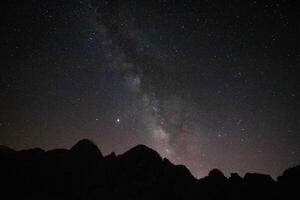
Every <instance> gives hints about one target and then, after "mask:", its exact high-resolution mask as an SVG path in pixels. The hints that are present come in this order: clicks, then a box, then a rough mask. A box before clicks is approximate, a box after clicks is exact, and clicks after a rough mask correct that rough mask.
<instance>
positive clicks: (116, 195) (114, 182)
mask: <svg viewBox="0 0 300 200" xmlns="http://www.w3.org/2000/svg"><path fill="white" fill-rule="evenodd" d="M0 164H1V165H0V177H1V181H0V188H2V195H3V196H7V197H9V199H201V198H203V199H253V198H259V199H289V198H292V197H293V196H295V195H296V196H298V197H299V192H298V187H297V186H298V182H299V181H300V165H299V166H296V167H293V168H289V169H287V170H285V171H284V173H283V174H282V175H281V176H279V177H278V179H277V181H275V180H273V179H272V178H271V176H270V175H265V174H259V173H246V174H245V176H244V177H241V176H239V175H238V174H237V173H232V174H231V175H230V177H228V178H227V177H225V176H224V174H223V173H222V172H221V171H220V170H219V169H212V170H211V171H210V172H209V174H208V175H207V176H206V177H203V178H200V179H196V178H195V177H194V176H193V175H192V174H191V173H190V171H189V170H188V169H187V168H186V167H185V166H184V165H175V164H173V163H172V162H170V161H169V160H168V159H167V158H162V157H161V156H160V155H159V154H158V153H157V152H156V151H155V150H153V149H151V148H149V147H147V146H145V145H137V146H135V147H133V148H131V149H129V150H128V151H126V152H125V153H123V154H120V155H116V154H115V153H114V152H112V153H111V154H109V155H107V156H103V154H102V153H101V151H100V150H99V149H98V147H97V145H96V144H95V143H93V142H92V141H90V140H88V139H83V140H80V141H79V142H78V143H76V144H75V145H74V146H73V147H72V148H70V149H69V150H68V149H54V150H50V151H45V150H43V149H40V148H33V149H27V150H21V151H15V150H13V149H11V148H9V147H5V146H0Z"/></svg>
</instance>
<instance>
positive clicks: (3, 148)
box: [0, 145, 15, 153]
mask: <svg viewBox="0 0 300 200" xmlns="http://www.w3.org/2000/svg"><path fill="white" fill-rule="evenodd" d="M12 152H15V150H13V149H11V148H9V147H7V146H4V145H0V153H12Z"/></svg>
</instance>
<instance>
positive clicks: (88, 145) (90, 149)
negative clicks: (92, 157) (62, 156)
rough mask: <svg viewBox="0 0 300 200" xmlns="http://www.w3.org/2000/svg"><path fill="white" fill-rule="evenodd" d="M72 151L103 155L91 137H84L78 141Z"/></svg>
mask: <svg viewBox="0 0 300 200" xmlns="http://www.w3.org/2000/svg"><path fill="white" fill-rule="evenodd" d="M70 150H71V152H76V153H80V154H98V155H100V156H101V157H103V155H102V153H101V151H100V150H99V149H98V147H97V145H96V144H95V143H94V142H92V141H91V140H89V139H82V140H80V141H79V142H77V143H76V144H75V145H74V146H73V147H72V148H71V149H70Z"/></svg>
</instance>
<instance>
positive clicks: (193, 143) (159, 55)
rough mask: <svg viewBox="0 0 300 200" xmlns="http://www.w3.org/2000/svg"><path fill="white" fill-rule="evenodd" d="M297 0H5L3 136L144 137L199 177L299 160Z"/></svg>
mask: <svg viewBox="0 0 300 200" xmlns="http://www.w3.org/2000/svg"><path fill="white" fill-rule="evenodd" d="M298 4H299V2H298ZM298 4H297V1H296V0H295V1H289V0H280V1H277V0H272V1H271V0H268V1H267V0H257V1H245V0H240V1H239V0H231V1H227V0H225V1H210V0H198V1H192V0H185V1H183V0H182V1H176V0H169V1H168V0H151V1H138V0H135V1H134V0H126V1H125V0H110V1H109V0H107V1H101V0H81V1H80V0H26V1H21V0H19V1H18V0H9V1H7V0H6V1H4V2H3V3H1V7H2V8H1V9H2V11H1V15H2V17H1V18H2V21H3V22H2V25H1V47H0V48H1V54H2V55H1V68H0V69H1V71H0V91H1V93H0V144H3V145H7V146H10V147H12V148H15V149H24V148H33V147H41V148H44V149H53V148H70V147H71V146H72V145H74V144H75V143H76V142H77V141H78V140H80V139H82V138H89V139H91V140H93V141H94V142H95V143H96V144H97V145H98V146H99V148H100V150H101V151H102V152H103V153H104V154H109V153H110V152H112V151H114V152H116V153H118V154H119V153H123V152H124V151H126V150H128V149H129V148H131V147H133V146H135V145H137V144H140V143H142V144H146V145H148V146H149V147H152V148H153V149H155V150H156V151H158V152H159V153H160V154H161V155H162V156H163V157H167V158H168V159H170V160H171V161H172V162H174V163H176V164H184V165H186V166H187V167H188V168H189V169H190V170H191V172H192V174H193V175H195V176H196V177H203V176H205V175H207V174H208V172H209V170H211V169H212V168H219V169H221V170H222V171H223V172H224V173H225V175H228V174H229V173H230V172H238V173H240V174H241V175H244V173H245V172H247V171H250V172H260V173H268V174H271V175H272V176H273V177H276V176H278V175H279V174H281V173H282V172H283V170H284V169H286V168H288V167H292V166H294V165H297V164H300V132H299V131H300V128H299V126H300V114H299V106H300V105H299V102H300V99H299V84H300V81H299V74H300V6H299V5H298Z"/></svg>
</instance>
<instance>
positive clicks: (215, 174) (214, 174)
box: [208, 169, 225, 178]
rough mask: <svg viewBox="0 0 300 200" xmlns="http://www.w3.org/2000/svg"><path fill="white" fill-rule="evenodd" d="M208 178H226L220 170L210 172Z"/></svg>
mask: <svg viewBox="0 0 300 200" xmlns="http://www.w3.org/2000/svg"><path fill="white" fill-rule="evenodd" d="M208 176H209V177H216V178H225V176H224V174H223V172H221V170H219V169H212V170H210V172H209V174H208Z"/></svg>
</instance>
